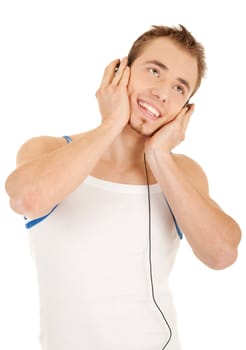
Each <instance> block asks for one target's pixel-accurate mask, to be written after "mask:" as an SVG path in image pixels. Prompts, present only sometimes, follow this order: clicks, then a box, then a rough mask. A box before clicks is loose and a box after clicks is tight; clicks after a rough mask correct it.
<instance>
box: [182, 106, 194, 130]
mask: <svg viewBox="0 0 246 350" xmlns="http://www.w3.org/2000/svg"><path fill="white" fill-rule="evenodd" d="M187 107H188V109H187V110H186V112H185V114H184V116H183V119H182V126H183V130H184V131H185V130H186V129H187V127H188V125H189V122H190V118H191V115H192V113H193V112H194V109H195V105H194V104H190V105H188V106H187ZM187 107H186V108H187Z"/></svg>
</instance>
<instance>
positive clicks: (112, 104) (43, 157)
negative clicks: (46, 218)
mask: <svg viewBox="0 0 246 350" xmlns="http://www.w3.org/2000/svg"><path fill="white" fill-rule="evenodd" d="M117 62H118V60H117V61H113V62H112V63H111V64H110V65H109V66H108V67H107V68H106V69H105V72H104V76H103V80H102V84H101V86H100V88H99V89H98V91H97V98H98V101H99V106H100V111H101V115H102V123H101V125H100V126H99V127H97V128H95V129H94V130H91V131H89V132H86V133H83V134H78V135H74V136H73V137H72V138H73V142H72V143H69V144H67V143H66V141H65V140H64V139H63V138H54V137H38V138H34V139H31V140H29V141H28V142H26V143H25V144H24V145H23V146H22V147H21V149H20V151H19V152H18V155H17V168H16V170H14V171H13V172H12V173H11V174H10V175H9V176H8V178H7V180H6V191H7V193H8V195H9V197H10V206H11V208H12V209H13V210H14V211H15V212H17V213H19V214H23V215H25V216H27V217H29V218H34V217H39V216H42V215H44V214H46V213H48V212H49V210H51V209H52V208H53V207H54V206H55V205H56V204H57V203H59V202H60V201H61V200H63V199H64V198H65V197H66V196H67V195H68V194H69V193H71V192H73V191H74V190H75V189H76V188H77V187H78V186H79V185H80V184H81V182H82V181H83V180H84V179H85V177H86V176H87V175H88V174H90V172H91V171H92V169H93V168H94V166H95V165H96V164H97V162H98V160H99V159H100V157H101V156H102V154H103V153H104V152H105V151H106V150H107V148H108V147H109V146H110V144H111V143H112V142H113V140H114V139H115V138H116V137H117V136H118V135H119V134H120V133H121V130H122V129H123V127H124V126H125V125H126V123H127V122H128V119H129V107H128V103H126V102H128V95H127V84H128V79H129V70H128V69H126V67H125V66H126V60H125V61H124V62H122V64H121V66H120V68H119V72H118V74H117V77H116V76H115V75H114V67H115V64H116V63H117Z"/></svg>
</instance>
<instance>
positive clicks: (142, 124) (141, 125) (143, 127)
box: [128, 120, 157, 137]
mask: <svg viewBox="0 0 246 350" xmlns="http://www.w3.org/2000/svg"><path fill="white" fill-rule="evenodd" d="M128 124H129V125H130V126H131V128H132V129H133V130H134V131H135V132H137V133H138V134H139V135H141V136H146V137H151V136H152V135H153V134H154V133H155V132H156V131H157V130H151V129H150V128H148V123H147V122H146V121H144V120H141V121H139V122H134V121H132V120H130V121H129V123H128Z"/></svg>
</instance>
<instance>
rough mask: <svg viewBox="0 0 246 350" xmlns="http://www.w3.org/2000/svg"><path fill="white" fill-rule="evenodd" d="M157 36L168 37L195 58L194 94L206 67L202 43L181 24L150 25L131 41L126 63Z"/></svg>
mask: <svg viewBox="0 0 246 350" xmlns="http://www.w3.org/2000/svg"><path fill="white" fill-rule="evenodd" d="M159 37H168V38H170V39H171V40H173V41H174V42H175V43H177V44H178V45H179V46H180V47H181V48H183V49H184V50H186V51H187V52H188V53H190V54H191V55H192V56H193V57H196V58H197V66H198V78H197V83H196V86H195V89H194V92H193V95H194V93H195V92H196V91H197V90H198V88H199V86H200V84H201V81H202V78H203V77H204V76H205V72H206V68H207V66H206V62H205V51H204V47H203V46H202V44H200V43H199V42H198V41H196V39H195V38H194V37H193V35H192V34H191V33H190V32H189V31H188V30H187V29H186V28H185V27H184V26H183V25H181V24H180V25H179V26H178V27H167V26H156V25H155V26H152V27H151V29H150V30H148V31H147V32H145V33H143V34H142V35H141V36H140V37H139V38H138V39H137V40H136V41H135V42H134V43H133V45H132V47H131V49H130V51H129V54H128V65H129V66H131V64H132V63H133V62H134V61H135V59H136V58H137V57H138V56H139V55H140V54H141V53H142V51H143V49H144V48H145V46H146V44H147V43H148V42H150V41H151V40H153V39H156V38H159Z"/></svg>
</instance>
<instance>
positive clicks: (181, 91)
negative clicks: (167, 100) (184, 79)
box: [174, 85, 184, 94]
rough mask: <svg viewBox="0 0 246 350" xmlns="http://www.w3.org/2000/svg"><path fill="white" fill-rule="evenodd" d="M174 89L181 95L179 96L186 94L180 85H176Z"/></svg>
mask: <svg viewBox="0 0 246 350" xmlns="http://www.w3.org/2000/svg"><path fill="white" fill-rule="evenodd" d="M174 89H175V90H176V91H177V92H178V93H179V94H183V93H184V89H183V88H182V87H181V86H179V85H175V87H174Z"/></svg>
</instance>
